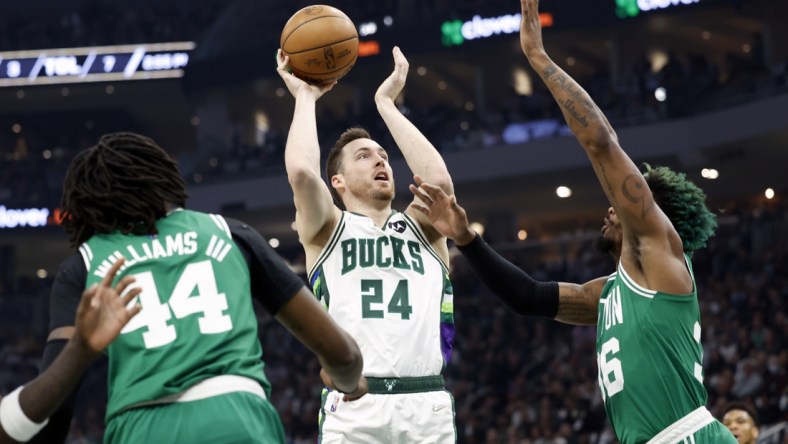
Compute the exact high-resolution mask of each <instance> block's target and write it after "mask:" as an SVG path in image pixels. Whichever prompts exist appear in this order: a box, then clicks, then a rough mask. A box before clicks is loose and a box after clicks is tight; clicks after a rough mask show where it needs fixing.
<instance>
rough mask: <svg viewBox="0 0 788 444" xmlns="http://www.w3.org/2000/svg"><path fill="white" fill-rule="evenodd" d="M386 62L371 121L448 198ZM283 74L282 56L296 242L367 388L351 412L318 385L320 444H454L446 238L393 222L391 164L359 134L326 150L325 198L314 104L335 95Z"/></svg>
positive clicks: (399, 73)
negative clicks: (290, 108) (358, 357)
mask: <svg viewBox="0 0 788 444" xmlns="http://www.w3.org/2000/svg"><path fill="white" fill-rule="evenodd" d="M393 56H394V64H395V67H394V72H393V73H392V74H391V75H390V76H389V77H388V78H387V79H386V80H385V81H384V82H383V83H382V84H381V85H380V87H379V88H378V90H377V92H376V94H375V103H376V105H377V108H378V112H379V113H380V116H381V117H382V118H383V121H384V122H385V124H386V126H387V127H388V129H389V131H391V134H392V136H393V137H394V140H395V141H396V143H397V146H398V147H399V149H400V151H402V154H403V155H404V157H405V160H406V161H407V163H408V166H409V167H410V169H411V170H412V171H413V172H414V173H415V174H419V175H423V177H425V178H429V180H430V181H434V183H435V184H436V185H437V186H439V187H440V189H441V190H444V191H445V192H447V193H453V185H452V181H451V177H450V176H449V173H448V171H447V170H446V165H445V163H444V162H443V159H442V158H441V157H440V154H438V151H437V150H436V149H435V148H434V147H433V146H432V144H431V143H430V142H429V141H428V140H427V139H426V138H425V137H424V135H422V134H421V132H419V130H418V129H417V128H416V127H415V126H414V125H413V124H412V123H411V122H410V121H408V119H407V118H406V117H405V116H404V115H402V113H400V111H399V110H398V109H397V107H396V105H395V104H394V99H395V98H396V97H397V96H398V95H399V94H400V92H401V91H402V89H403V88H404V86H405V80H406V77H407V74H408V62H407V60H406V59H405V56H404V55H403V54H402V52H401V51H400V50H399V48H396V47H395V48H394V50H393ZM287 62H288V59H287V57H282V56H281V53H280V58H279V67H278V72H279V75H280V76H281V77H282V79H284V81H285V84H286V85H287V88H288V89H289V90H290V92H291V93H292V94H293V96H294V97H295V112H294V116H293V122H292V125H291V126H290V133H289V135H288V138H287V145H286V147H285V165H286V168H287V175H288V179H289V181H290V185H291V186H292V188H293V194H294V200H295V206H296V227H297V230H298V237H299V240H300V241H301V243H302V244H303V246H304V250H305V252H306V265H307V270H309V279H310V282H311V283H312V286H313V290H314V292H315V295H316V296H317V297H318V298H320V300H321V302H322V303H323V304H324V306H325V307H326V308H327V310H328V313H329V315H331V316H332V317H333V318H334V319H335V320H336V321H337V323H338V324H340V325H342V326H343V327H344V328H346V329H347V331H348V332H349V333H350V334H351V336H353V337H354V338H355V339H356V341H357V342H358V344H359V347H360V348H361V354H362V356H363V357H364V370H363V374H364V375H365V376H366V378H367V381H368V383H369V394H367V395H365V396H363V397H362V398H360V399H357V400H353V401H352V402H347V401H349V399H348V398H347V397H346V396H344V395H343V394H342V393H339V392H337V391H335V390H330V389H331V388H332V386H333V383H332V381H330V380H329V379H327V378H324V382H325V383H326V386H327V387H328V389H326V390H325V391H324V393H323V400H322V408H321V412H320V417H321V418H320V435H321V442H322V443H323V444H328V443H336V442H343V443H347V442H352V443H372V442H376V443H377V442H434V443H446V442H456V434H455V428H454V408H453V405H454V404H453V400H452V397H451V395H450V394H449V392H447V391H446V389H445V388H444V382H443V377H442V376H441V370H442V369H443V367H444V366H445V365H446V364H447V363H448V361H449V358H450V356H451V349H452V341H453V337H454V320H453V314H452V312H453V300H452V298H453V295H452V289H451V288H452V287H451V283H450V282H449V278H448V269H447V264H448V262H449V252H448V247H447V245H446V238H445V237H444V236H443V235H441V234H439V233H438V232H437V231H435V229H434V228H433V227H432V223H431V222H430V219H429V218H428V217H427V216H425V215H423V214H421V213H420V212H418V211H416V210H415V209H414V208H413V207H412V206H409V207H408V208H407V209H406V210H405V211H404V212H403V213H400V212H397V211H394V210H392V208H391V202H392V200H393V199H394V176H393V172H392V169H391V165H389V157H388V154H387V152H386V150H385V149H384V148H383V147H381V146H380V144H378V143H377V142H375V141H374V140H372V138H371V136H370V134H369V133H367V131H365V130H363V129H361V128H351V129H348V130H347V131H345V133H344V134H342V136H341V137H340V138H339V140H338V141H337V142H336V143H335V144H334V146H333V148H331V150H330V152H329V153H328V158H327V161H326V177H327V179H328V180H329V182H330V187H329V186H326V183H325V182H323V180H322V179H321V177H320V145H319V144H318V139H317V123H316V118H315V102H316V101H317V99H318V98H319V97H320V96H321V95H322V94H323V93H325V92H326V91H327V90H328V89H330V88H331V86H332V85H328V86H324V87H318V86H314V85H310V84H308V83H306V82H305V81H303V80H301V79H299V78H297V77H296V76H294V75H293V74H291V73H290V72H288V71H287V69H286V67H287ZM340 208H341V209H340ZM343 210H344V211H343Z"/></svg>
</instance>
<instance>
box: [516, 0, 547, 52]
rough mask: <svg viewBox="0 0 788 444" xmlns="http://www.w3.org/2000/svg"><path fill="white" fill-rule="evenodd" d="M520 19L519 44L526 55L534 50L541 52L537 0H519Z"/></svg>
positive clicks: (540, 28)
mask: <svg viewBox="0 0 788 444" xmlns="http://www.w3.org/2000/svg"><path fill="white" fill-rule="evenodd" d="M520 7H521V9H522V17H523V18H522V21H521V22H520V46H521V47H522V49H523V52H524V53H525V55H526V57H530V55H531V54H533V53H534V52H543V51H544V44H543V43H542V23H541V22H540V21H539V0H520Z"/></svg>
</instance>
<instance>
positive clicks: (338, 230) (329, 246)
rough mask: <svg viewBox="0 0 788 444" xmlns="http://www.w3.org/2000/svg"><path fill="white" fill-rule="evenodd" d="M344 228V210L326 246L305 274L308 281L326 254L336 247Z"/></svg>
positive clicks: (323, 260)
mask: <svg viewBox="0 0 788 444" xmlns="http://www.w3.org/2000/svg"><path fill="white" fill-rule="evenodd" d="M344 230H345V212H344V211H343V212H342V215H341V216H340V217H339V222H337V226H336V227H334V231H333V232H332V233H331V236H330V237H329V238H328V242H326V246H325V247H323V251H321V252H320V255H319V256H318V257H317V260H316V261H315V265H313V266H312V269H311V270H309V274H307V278H308V279H309V282H312V278H313V277H314V274H315V272H316V271H317V270H318V269H319V268H320V266H321V265H323V262H325V261H326V259H327V258H328V255H329V254H331V251H332V250H333V249H334V247H336V244H337V242H338V241H339V238H340V236H342V231H344Z"/></svg>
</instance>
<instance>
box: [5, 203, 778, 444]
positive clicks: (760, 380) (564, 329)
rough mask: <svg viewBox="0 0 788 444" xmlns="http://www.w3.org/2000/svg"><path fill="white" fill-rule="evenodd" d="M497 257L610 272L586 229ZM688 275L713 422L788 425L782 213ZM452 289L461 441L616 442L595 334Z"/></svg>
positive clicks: (281, 379) (465, 284)
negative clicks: (741, 409) (739, 410)
mask: <svg viewBox="0 0 788 444" xmlns="http://www.w3.org/2000/svg"><path fill="white" fill-rule="evenodd" d="M496 248H498V249H499V250H500V251H502V252H504V254H505V255H506V256H507V257H508V258H509V259H510V260H512V261H513V262H515V263H517V264H518V265H519V266H521V267H522V268H523V269H525V270H527V271H529V272H530V273H531V274H532V275H533V276H534V278H536V279H557V280H562V281H570V282H585V281H587V280H590V279H592V278H596V277H599V276H604V275H606V274H609V273H610V272H611V271H612V270H613V264H612V261H610V260H609V259H608V258H605V257H600V256H599V255H598V253H595V252H594V251H593V250H592V249H591V247H590V241H589V235H588V233H586V232H584V231H582V230H581V231H577V232H572V233H566V234H564V235H561V236H557V237H554V238H552V239H543V240H540V241H529V242H523V243H520V244H512V243H503V244H497V245H496ZM693 265H694V269H695V272H696V279H697V285H698V288H699V299H700V307H701V319H702V325H703V339H702V340H703V345H704V362H703V367H704V376H705V379H704V383H705V385H706V387H707V389H708V392H709V399H708V406H709V408H710V409H711V411H712V413H713V414H715V415H717V416H719V415H720V414H721V408H722V406H723V405H724V404H725V403H727V402H729V401H732V400H741V401H744V402H746V403H748V404H751V405H753V406H754V407H755V409H756V411H757V413H758V415H759V416H760V419H761V422H762V423H763V424H764V425H766V426H769V425H772V424H776V423H781V422H784V421H786V420H788V347H787V346H788V343H787V341H788V319H787V318H786V301H788V206H785V205H780V204H775V203H768V204H760V205H756V206H752V205H747V206H741V207H739V208H731V209H728V210H727V211H726V212H725V213H723V214H722V215H721V217H720V228H719V230H718V233H717V235H716V236H715V237H714V238H712V240H711V241H710V244H709V245H708V247H707V248H705V249H703V250H701V251H698V252H697V253H696V254H695V256H694V257H693ZM452 280H453V283H454V288H455V295H456V299H455V310H456V311H455V321H456V325H457V337H456V343H455V353H454V356H453V358H452V362H451V363H450V364H449V365H448V366H447V368H446V371H445V373H444V374H445V376H446V381H447V385H448V388H449V390H450V391H451V392H452V394H453V395H454V398H455V400H456V413H457V430H458V434H459V438H460V439H459V442H461V443H468V444H471V443H488V444H499V443H500V444H525V443H530V444H582V443H589V444H605V443H614V442H616V441H615V437H614V436H613V434H612V432H611V430H610V428H609V427H608V426H607V425H606V424H607V423H606V419H605V413H604V408H603V405H602V402H601V395H600V393H599V386H598V383H597V375H596V361H595V358H594V356H595V331H594V327H573V326H568V325H562V324H558V323H556V322H552V321H547V320H539V319H531V318H524V317H519V316H517V315H515V314H513V313H512V312H510V311H509V310H508V309H506V308H504V307H503V306H502V305H501V304H500V303H499V302H498V301H497V300H496V299H495V298H494V296H492V295H491V294H490V293H489V291H487V290H486V289H485V288H484V287H483V286H482V285H481V284H480V283H479V281H478V279H477V278H476V277H475V275H474V274H473V272H472V271H471V270H470V269H469V267H468V265H467V263H466V262H465V261H464V260H463V259H462V257H461V256H458V257H456V258H455V259H454V264H453V270H452ZM48 283H49V281H48V280H40V281H30V282H28V283H27V287H24V286H23V287H20V288H18V289H17V290H18V291H29V292H31V293H30V294H28V295H26V296H25V297H24V298H22V297H10V296H9V294H8V292H5V294H2V295H0V304H2V309H0V313H3V316H4V317H6V316H7V317H8V318H7V319H4V320H3V321H4V322H3V324H2V325H4V326H6V327H5V328H4V329H3V330H0V338H2V339H3V341H2V343H3V346H2V350H0V354H1V358H0V363H2V364H0V390H2V392H3V393H7V392H8V391H9V390H10V389H12V388H13V387H15V386H16V385H17V384H19V383H21V382H23V381H24V380H26V379H28V378H31V377H33V376H35V374H36V365H37V362H38V359H39V356H40V352H41V349H42V339H43V337H44V335H45V334H46V332H45V331H33V330H32V329H31V328H29V327H28V328H24V326H25V325H42V323H41V322H38V323H36V322H33V323H32V324H27V323H26V321H24V320H22V321H20V320H18V319H16V318H19V317H20V316H23V315H22V314H21V313H22V312H23V310H22V307H21V306H20V305H19V304H20V302H19V301H24V303H25V304H28V305H29V304H30V303H31V301H32V303H33V304H36V305H35V306H36V309H35V310H34V311H36V310H37V311H40V312H42V313H43V316H45V313H46V310H47V304H46V299H47V298H46V287H47V285H48ZM14 304H16V305H14ZM14 309H15V310H18V313H17V312H14V311H13V310H14ZM29 312H30V309H29V306H28V307H27V310H26V311H25V313H29ZM259 313H260V315H259V320H260V326H261V327H260V336H261V340H262V343H263V350H264V355H263V357H264V359H265V361H266V372H267V375H268V378H269V379H270V380H271V382H272V384H273V387H274V390H273V396H272V402H273V403H274V404H275V405H276V407H277V409H278V411H279V412H280V414H281V416H282V420H283V422H284V424H285V429H286V430H287V434H288V439H289V442H291V443H299V444H300V443H314V442H315V440H316V437H317V412H318V409H319V400H320V391H321V388H322V386H321V384H320V380H319V377H318V373H319V364H318V362H317V360H316V359H314V358H313V357H312V355H311V354H310V353H309V352H308V351H306V349H305V348H304V347H302V346H301V345H300V344H299V343H297V342H296V341H295V340H294V339H293V338H292V336H291V335H289V334H288V333H287V332H286V331H285V330H284V329H283V328H282V327H281V326H280V325H279V324H278V323H276V322H275V321H273V320H272V319H271V318H270V317H269V316H268V315H267V314H264V313H263V312H262V310H259ZM26 316H28V318H29V317H30V316H31V315H30V314H28V315H26ZM40 316H42V314H41V313H39V314H38V315H35V314H34V315H32V317H33V318H36V317H40ZM12 318H14V319H15V322H10V321H11V319H12ZM43 325H44V327H43V328H45V325H46V324H45V323H43ZM9 326H10V328H11V330H9ZM104 366H105V364H104V363H99V364H98V365H97V366H96V367H95V368H94V369H93V370H92V371H91V372H90V373H89V374H88V376H87V377H86V379H85V383H84V384H85V385H84V386H83V387H84V388H83V390H82V395H81V398H80V400H79V401H78V408H77V412H78V413H77V416H76V418H75V419H74V423H73V427H72V435H71V440H70V442H71V443H98V442H101V434H102V430H103V426H102V424H103V411H104V410H103V406H104V403H105V402H106V381H105V379H104V372H105V371H106V368H105V367H104Z"/></svg>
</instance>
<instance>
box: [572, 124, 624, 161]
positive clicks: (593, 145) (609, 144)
mask: <svg viewBox="0 0 788 444" xmlns="http://www.w3.org/2000/svg"><path fill="white" fill-rule="evenodd" d="M580 143H581V144H582V145H583V147H585V149H586V151H588V153H589V154H591V155H595V156H596V155H602V154H605V153H607V152H609V151H610V150H611V149H612V148H614V147H616V146H617V145H618V137H617V136H616V134H615V133H614V132H610V131H607V130H604V131H596V132H595V134H590V135H589V136H588V137H584V138H581V139H580Z"/></svg>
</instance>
